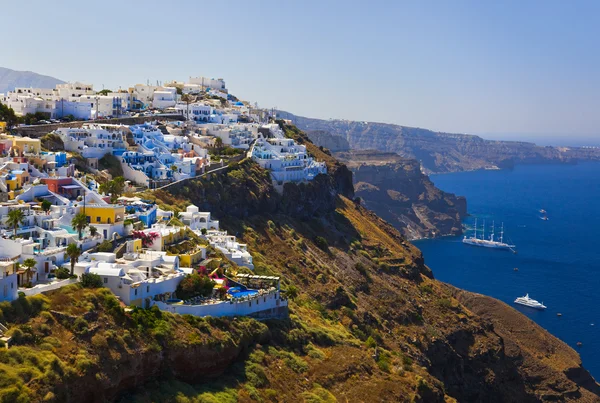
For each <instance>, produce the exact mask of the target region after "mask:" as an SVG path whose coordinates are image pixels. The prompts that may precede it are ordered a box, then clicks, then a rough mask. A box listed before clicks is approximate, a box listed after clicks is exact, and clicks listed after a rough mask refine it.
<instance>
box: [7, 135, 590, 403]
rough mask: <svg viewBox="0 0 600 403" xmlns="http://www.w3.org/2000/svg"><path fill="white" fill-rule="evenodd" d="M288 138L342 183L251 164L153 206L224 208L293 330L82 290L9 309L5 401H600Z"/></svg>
mask: <svg viewBox="0 0 600 403" xmlns="http://www.w3.org/2000/svg"><path fill="white" fill-rule="evenodd" d="M285 129H286V134H287V135H288V136H290V137H293V138H296V139H297V140H298V141H301V142H303V143H304V144H306V146H307V148H308V149H309V151H310V152H311V153H313V155H315V156H316V157H317V158H319V159H322V160H325V161H326V162H327V165H328V168H329V173H328V175H322V176H319V177H318V178H316V179H315V181H313V182H311V183H309V184H301V185H295V184H286V186H285V188H284V191H283V194H279V193H277V192H276V191H275V189H274V188H273V186H272V185H271V180H270V176H269V173H268V172H266V171H264V170H262V169H260V168H259V167H258V166H257V165H256V164H254V163H253V162H252V161H250V160H244V161H241V162H240V163H237V164H233V165H232V166H231V167H230V169H229V170H228V171H221V172H220V173H215V174H212V175H211V176H210V177H204V178H201V179H194V180H190V181H186V182H182V183H180V184H179V186H175V188H174V189H172V190H171V191H170V192H164V191H158V192H148V193H146V194H144V195H143V197H145V198H154V199H156V200H157V202H159V203H160V204H161V205H169V206H171V207H173V208H176V209H181V208H183V207H184V206H185V205H186V204H187V203H189V202H192V203H194V204H196V205H198V206H202V208H203V209H204V208H205V209H208V210H210V211H213V212H215V216H216V217H217V218H219V220H220V223H221V226H222V227H224V228H226V229H227V230H228V231H229V232H230V233H233V234H237V236H239V237H241V238H242V239H243V240H244V241H245V242H247V243H248V249H249V250H250V251H251V252H252V254H253V257H254V264H255V271H256V273H258V274H274V275H279V276H281V277H282V278H283V288H284V289H285V291H286V294H287V297H288V298H289V299H290V318H289V320H278V321H275V320H271V321H266V322H258V321H256V320H253V319H247V318H231V319H210V318H207V319H198V318H194V317H190V316H175V315H171V314H169V313H165V312H159V311H156V310H134V311H133V312H126V311H124V310H123V309H122V308H121V307H120V306H119V305H118V304H117V303H116V300H115V298H114V297H112V296H111V295H110V293H108V292H107V291H106V290H102V289H101V290H86V289H82V288H80V286H70V287H68V288H67V289H63V290H60V291H57V292H54V293H52V294H50V295H49V296H48V297H37V298H23V299H20V300H19V301H17V302H16V303H13V304H7V303H3V304H0V310H1V311H2V315H3V316H2V317H1V318H0V320H2V321H5V322H7V323H8V324H9V326H10V327H11V332H12V334H13V337H15V336H16V339H17V340H18V344H20V345H21V347H11V348H10V349H8V350H3V351H0V371H2V372H3V374H4V377H3V379H6V380H7V381H6V382H2V383H0V401H11V402H12V401H27V400H28V399H29V400H31V401H42V400H44V401H55V402H59V401H60V402H79V401H91V402H100V401H105V400H114V399H121V400H122V401H123V402H130V401H135V402H151V401H152V402H156V401H174V400H176V401H178V402H207V401H208V402H236V401H239V402H250V401H259V402H260V401H263V402H296V401H300V402H302V401H304V402H335V401H340V402H344V401H352V402H373V401H407V402H408V401H415V402H440V403H441V402H453V401H461V402H462V401H465V402H478V401H480V402H507V401H514V402H530V401H531V402H533V401H544V400H555V401H581V402H594V401H598V399H599V396H600V395H599V389H598V385H597V384H596V383H595V381H594V380H593V379H592V378H591V376H590V375H589V374H588V373H587V372H586V371H585V370H584V369H583V368H582V367H581V361H580V360H579V357H578V355H577V353H575V352H574V351H573V350H572V349H570V348H569V347H568V346H567V345H565V344H564V343H562V342H561V341H559V340H557V339H556V338H554V337H552V336H551V335H549V334H548V333H547V332H545V331H544V330H543V329H541V328H540V327H538V326H536V325H535V324H533V323H531V322H530V321H529V322H528V320H527V319H526V318H524V317H523V316H522V315H520V314H519V313H518V312H517V311H515V310H513V309H511V308H510V307H507V306H504V305H502V306H500V307H499V306H498V304H500V303H499V302H497V301H495V300H492V299H490V298H487V297H483V296H474V295H473V294H469V293H464V292H461V291H458V290H456V289H454V288H452V287H449V286H447V285H445V284H443V283H440V282H438V281H436V280H434V278H433V275H432V273H431V271H430V270H429V269H428V268H427V267H426V266H425V264H424V261H423V258H422V256H421V253H420V252H419V251H418V250H417V249H416V248H415V247H414V246H412V245H411V244H409V243H408V242H407V241H406V240H405V239H404V238H403V237H402V236H401V235H400V233H399V232H398V231H397V230H395V229H394V228H393V227H392V226H391V225H389V224H388V223H386V222H385V221H383V220H382V219H381V218H379V217H378V216H376V215H375V214H374V213H372V212H371V211H369V210H367V209H365V208H364V207H362V206H360V205H359V204H357V203H356V202H355V201H354V200H353V199H352V198H353V196H354V195H353V187H352V179H351V173H350V171H349V170H348V169H347V168H346V167H345V166H344V165H342V164H340V163H339V162H337V160H336V159H335V158H333V157H331V156H330V155H328V154H327V152H326V151H324V150H321V149H319V148H318V147H316V146H314V145H313V144H312V143H310V142H309V141H308V139H307V137H306V135H304V134H303V133H302V132H300V131H299V130H297V129H296V128H294V127H285ZM461 301H464V303H462V302H461ZM525 325H526V327H524V329H526V331H525V332H519V331H517V327H518V326H525Z"/></svg>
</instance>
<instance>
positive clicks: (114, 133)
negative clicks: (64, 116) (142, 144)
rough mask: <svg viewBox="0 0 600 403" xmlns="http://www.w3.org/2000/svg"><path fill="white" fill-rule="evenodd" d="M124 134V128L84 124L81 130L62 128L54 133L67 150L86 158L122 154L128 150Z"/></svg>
mask: <svg viewBox="0 0 600 403" xmlns="http://www.w3.org/2000/svg"><path fill="white" fill-rule="evenodd" d="M107 129H110V131H108V130H107ZM124 132H125V128H124V127H118V126H106V125H105V126H100V125H97V124H84V125H83V126H82V127H81V128H67V127H61V128H59V129H56V130H55V131H54V133H56V134H58V135H59V136H60V138H61V139H62V141H63V143H64V145H65V150H67V151H76V152H78V153H80V154H81V155H82V156H83V157H84V158H102V157H103V156H104V155H105V154H107V153H110V154H112V153H116V154H122V153H123V152H125V149H126V148H127V144H126V142H125V133H124Z"/></svg>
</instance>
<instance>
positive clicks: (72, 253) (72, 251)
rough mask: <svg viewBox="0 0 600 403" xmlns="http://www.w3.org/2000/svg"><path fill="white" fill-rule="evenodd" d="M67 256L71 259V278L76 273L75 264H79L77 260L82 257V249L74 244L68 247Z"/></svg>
mask: <svg viewBox="0 0 600 403" xmlns="http://www.w3.org/2000/svg"><path fill="white" fill-rule="evenodd" d="M67 256H69V258H70V259H71V276H72V275H73V272H74V271H75V263H77V259H79V256H81V249H79V247H78V246H77V244H75V243H72V244H69V246H67Z"/></svg>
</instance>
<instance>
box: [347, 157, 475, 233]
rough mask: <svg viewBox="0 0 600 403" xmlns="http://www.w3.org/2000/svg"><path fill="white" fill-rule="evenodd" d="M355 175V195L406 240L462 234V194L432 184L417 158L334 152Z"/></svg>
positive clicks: (463, 208) (464, 203)
mask: <svg viewBox="0 0 600 403" xmlns="http://www.w3.org/2000/svg"><path fill="white" fill-rule="evenodd" d="M336 157H338V158H339V159H340V160H341V161H344V162H346V163H347V164H348V166H349V167H350V169H351V170H352V172H353V174H354V184H355V193H356V196H358V197H360V198H362V200H363V201H364V203H365V206H366V207H367V208H369V209H371V210H373V211H374V212H375V213H377V215H379V216H380V217H382V218H383V219H385V220H386V221H387V222H389V223H390V224H392V225H393V226H394V227H396V229H398V230H399V231H400V232H401V233H402V234H403V235H404V236H405V237H406V238H408V239H418V238H424V237H427V238H431V237H436V236H444V235H459V234H461V233H462V225H461V222H462V219H463V218H464V217H465V216H466V214H467V202H466V199H465V198H464V197H460V196H456V195H454V194H452V193H447V192H444V191H442V190H440V189H438V188H436V187H435V185H434V184H433V183H432V182H431V180H430V179H429V177H428V176H427V175H425V174H423V173H422V172H421V166H420V164H419V163H418V162H417V161H416V160H410V159H405V158H401V157H399V156H398V155H395V154H392V153H380V152H372V151H364V152H361V151H354V152H344V153H336Z"/></svg>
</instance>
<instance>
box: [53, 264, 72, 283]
mask: <svg viewBox="0 0 600 403" xmlns="http://www.w3.org/2000/svg"><path fill="white" fill-rule="evenodd" d="M54 274H55V275H56V278H57V279H59V280H65V279H67V278H69V277H71V273H70V272H69V269H67V268H66V267H59V268H58V269H56V270H55V271H54Z"/></svg>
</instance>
